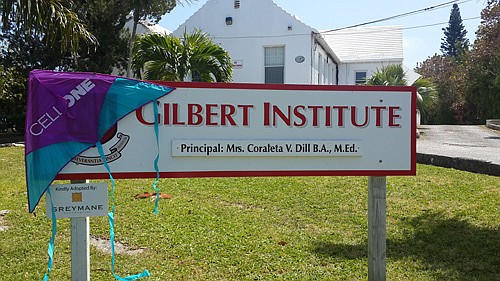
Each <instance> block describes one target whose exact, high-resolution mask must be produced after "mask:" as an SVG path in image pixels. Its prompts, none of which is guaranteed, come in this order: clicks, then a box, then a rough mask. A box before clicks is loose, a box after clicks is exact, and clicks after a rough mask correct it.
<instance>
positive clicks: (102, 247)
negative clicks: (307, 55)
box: [90, 236, 146, 256]
mask: <svg viewBox="0 0 500 281" xmlns="http://www.w3.org/2000/svg"><path fill="white" fill-rule="evenodd" d="M90 245H92V246H94V247H96V249H97V250H99V251H101V252H103V253H107V254H111V244H110V241H109V239H105V238H99V237H94V236H91V237H90ZM145 250H146V249H144V248H139V249H130V247H128V246H126V245H123V244H122V243H120V242H118V241H115V254H125V255H131V256H134V255H138V254H141V253H143V252H144V251H145Z"/></svg>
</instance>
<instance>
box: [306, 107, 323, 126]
mask: <svg viewBox="0 0 500 281" xmlns="http://www.w3.org/2000/svg"><path fill="white" fill-rule="evenodd" d="M307 108H309V109H312V110H313V111H312V118H313V126H314V127H318V119H319V118H318V111H319V110H320V109H321V108H323V106H319V105H310V106H308V107H307Z"/></svg>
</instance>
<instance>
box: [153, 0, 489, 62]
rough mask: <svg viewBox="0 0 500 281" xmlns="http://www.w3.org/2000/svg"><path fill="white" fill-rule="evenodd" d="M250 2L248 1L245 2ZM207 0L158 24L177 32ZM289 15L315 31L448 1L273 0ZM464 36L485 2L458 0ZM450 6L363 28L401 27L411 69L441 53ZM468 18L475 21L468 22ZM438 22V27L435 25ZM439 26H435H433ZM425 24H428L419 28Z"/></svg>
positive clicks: (471, 36) (471, 34)
mask: <svg viewBox="0 0 500 281" xmlns="http://www.w3.org/2000/svg"><path fill="white" fill-rule="evenodd" d="M249 1H251V0H249ZM206 2H207V0H198V1H197V2H195V3H193V4H190V5H187V4H186V5H184V6H180V5H178V6H177V7H175V8H174V10H173V11H172V12H171V13H169V14H166V15H165V16H163V17H162V20H161V21H160V23H159V24H160V25H161V26H162V27H164V28H167V29H169V30H171V31H173V30H175V29H177V27H178V26H179V25H181V24H182V23H184V21H185V20H187V19H188V18H189V17H190V16H191V15H193V14H194V13H195V12H196V11H197V10H198V9H199V8H200V7H201V6H202V5H203V4H205V3H206ZM274 2H275V3H276V4H278V5H279V6H280V7H282V8H283V9H284V10H286V11H287V12H289V13H290V14H293V15H296V16H297V17H298V18H299V19H300V20H301V21H302V22H304V23H305V24H307V25H309V26H311V27H312V28H315V29H316V30H319V31H321V30H329V29H335V28H342V27H347V26H351V25H356V24H361V23H366V22H370V21H374V20H379V19H383V18H387V17H392V16H396V15H401V14H405V13H409V12H413V11H417V10H422V9H426V8H430V7H435V6H437V5H441V4H444V3H450V2H452V1H451V0H419V1H404V0H377V1H373V0H357V1H335V0H308V1H307V0H274ZM455 3H457V4H458V6H459V8H460V14H461V17H462V20H463V24H464V26H465V29H466V30H467V37H468V38H469V40H470V42H471V43H473V42H474V39H475V33H476V30H477V28H478V26H479V24H480V19H479V17H480V14H481V10H482V9H483V8H484V6H485V5H486V0H458V1H455ZM452 5H453V3H450V4H447V5H444V6H440V7H439V8H436V9H428V10H426V11H423V12H420V13H417V14H415V15H410V16H405V17H400V18H397V19H393V20H388V21H384V22H380V23H376V24H372V25H367V26H387V25H400V26H402V27H403V52H404V61H403V63H404V64H405V65H406V66H408V67H410V68H414V67H415V66H416V65H417V63H418V62H423V61H424V60H425V59H427V58H428V57H430V56H432V55H434V54H436V53H437V54H441V50H440V48H441V39H442V38H443V37H444V33H443V30H442V29H443V28H445V27H447V26H448V20H449V18H450V12H451V9H452ZM469 18H476V19H470V20H469ZM439 23H441V24H439ZM436 24H439V25H436ZM425 25H432V26H427V27H423V26H425Z"/></svg>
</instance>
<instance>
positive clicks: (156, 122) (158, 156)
mask: <svg viewBox="0 0 500 281" xmlns="http://www.w3.org/2000/svg"><path fill="white" fill-rule="evenodd" d="M153 112H154V120H155V124H154V129H155V137H156V157H155V161H154V168H155V171H156V180H155V182H154V183H153V188H154V190H155V191H156V198H155V209H154V213H155V215H157V214H158V201H159V199H160V190H159V189H158V187H156V185H157V184H158V181H159V180H160V171H159V168H158V160H159V159H160V140H159V138H158V122H159V120H158V102H157V101H153Z"/></svg>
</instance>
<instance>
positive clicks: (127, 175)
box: [56, 81, 417, 180]
mask: <svg viewBox="0 0 500 281" xmlns="http://www.w3.org/2000/svg"><path fill="white" fill-rule="evenodd" d="M148 82H152V83H155V84H158V85H163V86H168V87H173V88H193V89H200V88H218V89H251V90H295V91H297V90H303V91H354V92H411V94H412V100H411V108H412V109H413V110H412V112H411V119H412V122H411V137H410V138H411V144H410V150H411V151H410V153H411V155H410V158H411V159H410V161H411V163H410V166H411V167H410V169H409V170H319V171H317V170H302V171H296V170H293V171H287V170H280V171H198V172H160V177H162V178H210V177H213V178H216V177H281V176H415V175H416V173H417V135H416V133H417V122H416V117H417V88H416V87H410V86H364V85H363V86H359V85H303V84H247V83H205V82H169V81H148ZM111 172H112V174H113V178H116V179H136V178H155V177H156V173H155V172H113V171H111ZM107 178H109V175H108V174H107V173H78V174H58V175H57V177H56V179H57V180H82V179H107Z"/></svg>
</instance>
